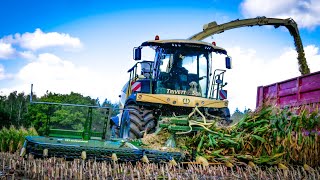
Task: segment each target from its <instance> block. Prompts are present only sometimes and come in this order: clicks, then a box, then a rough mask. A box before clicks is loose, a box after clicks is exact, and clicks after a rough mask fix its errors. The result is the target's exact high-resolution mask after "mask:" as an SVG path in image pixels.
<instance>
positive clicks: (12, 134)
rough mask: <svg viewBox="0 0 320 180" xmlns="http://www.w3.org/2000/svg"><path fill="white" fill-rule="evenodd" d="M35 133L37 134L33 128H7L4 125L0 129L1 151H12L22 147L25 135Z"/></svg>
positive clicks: (33, 134) (34, 134)
mask: <svg viewBox="0 0 320 180" xmlns="http://www.w3.org/2000/svg"><path fill="white" fill-rule="evenodd" d="M36 135H38V133H37V131H36V130H35V129H34V128H29V129H28V130H26V129H25V128H24V127H21V128H20V129H17V128H15V127H14V126H10V128H9V129H7V128H6V127H4V128H2V129H1V130H0V142H1V146H0V150H1V152H10V153H14V152H16V151H17V150H20V149H21V148H22V146H23V142H24V140H25V137H26V136H36Z"/></svg>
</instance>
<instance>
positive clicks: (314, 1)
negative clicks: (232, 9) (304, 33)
mask: <svg viewBox="0 0 320 180" xmlns="http://www.w3.org/2000/svg"><path fill="white" fill-rule="evenodd" d="M240 7H241V10H242V14H243V15H244V16H245V17H256V16H266V17H276V18H290V17H291V18H293V19H294V20H295V21H296V22H297V23H298V25H299V27H305V28H314V27H315V26H318V25H320V19H319V16H320V1H319V0H277V1H265V0H244V1H243V2H242V3H241V5H240Z"/></svg>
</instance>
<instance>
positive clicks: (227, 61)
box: [226, 56, 232, 69]
mask: <svg viewBox="0 0 320 180" xmlns="http://www.w3.org/2000/svg"><path fill="white" fill-rule="evenodd" d="M226 68H227V69H231V68H232V60H231V57H229V56H227V57H226Z"/></svg>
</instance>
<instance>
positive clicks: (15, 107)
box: [0, 91, 118, 135]
mask: <svg viewBox="0 0 320 180" xmlns="http://www.w3.org/2000/svg"><path fill="white" fill-rule="evenodd" d="M32 99H33V101H34V102H54V103H68V104H81V105H90V106H100V107H112V108H114V109H115V110H114V111H113V114H112V116H115V115H116V114H117V113H118V110H117V108H118V105H117V104H113V103H111V102H110V101H108V100H107V99H105V100H104V101H103V103H100V101H99V100H98V99H92V98H91V97H89V96H83V95H81V94H79V93H74V92H71V93H70V94H58V93H52V92H48V91H47V93H46V94H45V95H43V96H41V97H38V96H36V95H33V97H32ZM88 110H89V108H87V107H74V106H61V105H46V104H31V103H30V95H29V94H24V93H23V92H21V93H18V92H17V91H14V92H11V93H10V94H9V95H8V96H6V95H0V129H1V128H3V127H7V128H8V127H10V126H12V125H13V126H15V127H34V128H35V129H36V130H37V131H38V133H39V134H40V135H41V134H43V133H44V131H45V125H46V123H47V122H48V119H50V124H49V125H50V128H57V129H70V130H83V126H84V122H85V120H86V118H88ZM105 117H106V113H105V111H103V109H99V108H94V109H93V112H92V119H93V122H92V129H93V130H94V131H102V127H103V123H104V120H105Z"/></svg>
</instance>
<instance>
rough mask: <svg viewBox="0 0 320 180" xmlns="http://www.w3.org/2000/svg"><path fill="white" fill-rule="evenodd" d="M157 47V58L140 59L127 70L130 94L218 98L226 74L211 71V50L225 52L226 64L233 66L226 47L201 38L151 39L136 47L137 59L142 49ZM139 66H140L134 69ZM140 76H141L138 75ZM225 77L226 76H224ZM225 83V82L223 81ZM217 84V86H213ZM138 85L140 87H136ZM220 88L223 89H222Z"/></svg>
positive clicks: (218, 52)
mask: <svg viewBox="0 0 320 180" xmlns="http://www.w3.org/2000/svg"><path fill="white" fill-rule="evenodd" d="M144 47H151V48H152V49H154V50H155V59H154V61H139V62H138V63H137V64H136V65H135V66H134V67H132V68H131V69H130V70H129V71H128V72H129V73H130V81H131V83H130V84H129V85H130V86H131V87H130V89H129V90H128V92H127V94H129V95H130V94H131V93H132V92H142V93H149V94H172V95H183V96H196V97H202V98H212V99H219V98H220V97H218V96H216V95H217V94H219V93H214V91H216V90H217V89H218V88H217V87H218V84H217V83H220V85H221V87H222V85H223V82H221V77H223V73H224V71H223V72H222V74H221V72H220V71H219V73H220V75H219V78H220V79H219V81H217V80H216V78H217V76H216V74H214V76H212V73H215V72H218V71H216V70H215V71H212V53H217V54H221V55H224V56H226V68H227V69H230V68H231V59H230V58H229V57H228V56H227V51H226V50H224V49H223V48H220V47H218V46H215V44H209V43H206V42H201V41H192V40H152V41H146V42H144V43H142V44H141V46H139V47H137V48H134V59H135V60H141V49H142V48H144ZM139 66H140V74H137V73H138V72H139V70H135V69H137V68H138V67H139ZM139 77H140V78H139ZM222 81H223V78H222ZM221 83H222V84H221ZM214 86H215V87H214ZM136 87H139V88H136ZM220 90H221V89H220Z"/></svg>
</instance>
